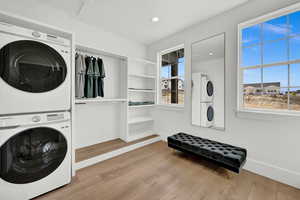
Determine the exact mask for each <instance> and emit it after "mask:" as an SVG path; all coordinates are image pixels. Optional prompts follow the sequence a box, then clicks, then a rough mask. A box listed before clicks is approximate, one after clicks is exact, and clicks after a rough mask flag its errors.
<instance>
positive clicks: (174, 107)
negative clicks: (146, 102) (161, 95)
mask: <svg viewBox="0 0 300 200" xmlns="http://www.w3.org/2000/svg"><path fill="white" fill-rule="evenodd" d="M155 107H156V108H158V109H164V110H171V111H183V110H184V105H168V104H157V105H156V106H155Z"/></svg>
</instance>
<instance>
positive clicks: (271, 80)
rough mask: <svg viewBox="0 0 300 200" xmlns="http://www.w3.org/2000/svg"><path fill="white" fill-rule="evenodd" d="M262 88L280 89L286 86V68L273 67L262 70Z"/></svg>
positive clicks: (283, 66)
mask: <svg viewBox="0 0 300 200" xmlns="http://www.w3.org/2000/svg"><path fill="white" fill-rule="evenodd" d="M263 82H264V88H268V87H272V88H274V87H275V88H280V87H287V86H288V66H287V65H282V66H273V67H265V68H263Z"/></svg>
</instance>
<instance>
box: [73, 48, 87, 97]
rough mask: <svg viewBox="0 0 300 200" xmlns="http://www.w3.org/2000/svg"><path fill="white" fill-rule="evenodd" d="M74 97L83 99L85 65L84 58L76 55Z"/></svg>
mask: <svg viewBox="0 0 300 200" xmlns="http://www.w3.org/2000/svg"><path fill="white" fill-rule="evenodd" d="M75 73H76V77H75V97H76V98H83V97H84V96H85V95H84V87H85V75H86V65H85V60H84V56H83V55H81V54H78V53H76V56H75Z"/></svg>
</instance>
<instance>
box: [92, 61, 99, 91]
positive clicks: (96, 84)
mask: <svg viewBox="0 0 300 200" xmlns="http://www.w3.org/2000/svg"><path fill="white" fill-rule="evenodd" d="M93 67H94V76H93V84H94V86H93V89H94V91H93V97H98V96H99V88H98V87H99V86H98V79H99V77H100V72H99V66H98V59H96V58H93Z"/></svg>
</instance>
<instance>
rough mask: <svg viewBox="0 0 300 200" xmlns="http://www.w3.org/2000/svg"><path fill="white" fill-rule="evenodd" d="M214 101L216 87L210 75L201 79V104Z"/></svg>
mask: <svg viewBox="0 0 300 200" xmlns="http://www.w3.org/2000/svg"><path fill="white" fill-rule="evenodd" d="M213 99H214V85H213V82H212V81H211V80H210V79H209V78H208V75H202V77H201V102H212V101H213Z"/></svg>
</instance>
